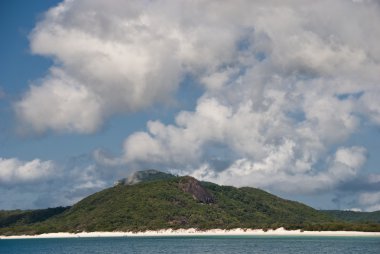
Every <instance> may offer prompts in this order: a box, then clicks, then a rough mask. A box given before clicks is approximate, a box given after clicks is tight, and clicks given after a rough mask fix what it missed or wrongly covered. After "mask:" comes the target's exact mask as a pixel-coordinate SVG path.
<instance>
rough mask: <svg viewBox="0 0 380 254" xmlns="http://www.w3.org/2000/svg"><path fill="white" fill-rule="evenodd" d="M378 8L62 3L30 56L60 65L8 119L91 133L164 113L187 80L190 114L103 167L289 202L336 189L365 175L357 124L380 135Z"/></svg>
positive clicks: (139, 138) (135, 139)
mask: <svg viewBox="0 0 380 254" xmlns="http://www.w3.org/2000/svg"><path fill="white" fill-rule="evenodd" d="M379 9H380V6H379V4H378V3H377V2H376V1H361V2H358V1H344V0H335V1H327V0H324V1H315V2H313V3H312V4H310V3H305V2H304V1H298V0H294V1H286V2H285V1H248V0H247V1H244V0H241V1H233V2H232V1H231V2H228V1H227V2H224V3H223V4H220V2H219V1H176V2H173V1H165V0H161V1H148V2H147V1H116V0H115V1H107V2H104V1H93V0H92V1H88V0H87V1H73V0H72V1H65V2H64V3H62V4H60V5H59V6H58V7H56V8H53V9H51V10H50V11H49V12H48V13H47V14H46V17H45V18H44V19H43V20H42V21H41V22H40V23H39V24H38V25H37V26H36V28H35V29H34V31H33V32H32V34H31V36H30V39H31V48H32V52H34V53H35V54H40V55H44V56H48V57H52V58H53V59H54V60H55V64H54V66H53V67H52V68H51V70H50V73H49V75H48V76H47V77H45V78H44V79H42V81H41V82H40V83H36V84H34V85H33V86H31V88H30V89H29V91H28V92H26V94H25V95H24V97H23V98H22V99H21V100H20V101H19V102H17V103H16V105H15V108H16V112H17V115H18V117H19V118H20V120H21V121H22V122H23V123H24V124H25V125H26V126H29V127H32V129H34V130H35V131H37V132H44V131H47V130H54V131H69V132H79V133H91V132H94V131H96V130H97V129H98V128H99V127H100V126H101V125H102V123H103V122H104V120H105V119H106V118H107V117H109V116H110V115H112V114H116V113H120V112H131V111H138V110H141V109H142V108H146V107H149V106H151V105H154V104H155V103H167V102H168V101H169V102H170V101H171V100H172V98H171V97H172V96H171V95H173V92H174V91H175V90H176V89H178V87H179V86H180V83H181V80H182V79H183V78H184V77H185V76H186V75H188V74H190V75H192V77H193V78H194V79H195V80H196V81H199V83H201V84H202V85H203V86H204V94H203V95H202V96H201V97H200V98H198V101H197V105H196V107H195V109H194V110H190V111H182V112H180V113H179V114H178V115H177V116H176V118H175V122H174V123H172V124H168V125H165V124H163V123H162V122H160V121H149V122H148V124H147V131H146V132H137V133H134V134H132V135H130V136H129V137H127V139H126V140H125V142H124V148H123V156H122V158H116V159H115V160H113V159H112V158H107V157H104V156H101V154H97V155H99V156H98V159H99V160H101V159H102V160H103V162H104V164H107V163H108V164H113V163H114V164H115V163H116V164H119V163H120V159H122V160H123V161H124V162H125V163H127V164H128V165H134V166H136V167H137V166H139V165H152V166H154V165H160V166H163V167H168V168H177V169H183V170H185V171H186V172H190V173H192V174H194V175H198V174H199V175H201V176H202V175H204V178H215V179H217V180H219V181H221V182H225V183H235V184H238V185H242V184H247V185H248V184H249V185H255V186H262V187H265V186H267V187H270V188H277V189H280V190H282V191H289V192H302V191H304V192H313V191H317V190H328V189H332V188H334V187H336V186H337V185H338V184H339V183H340V182H344V181H350V180H352V179H353V178H354V177H355V176H356V175H357V174H358V172H359V171H360V170H361V168H362V167H363V164H364V162H365V148H359V147H355V146H353V147H346V144H345V142H346V141H347V140H348V139H349V137H350V136H352V135H353V134H354V133H355V132H357V131H358V130H359V129H360V128H361V126H362V122H363V121H370V122H371V123H372V124H379V123H380V120H379V119H380V117H379V115H380V104H379V102H378V100H377V98H378V97H379V96H377V95H378V94H380V86H379V84H380V76H379V75H378V70H379V69H380V46H379V43H378V38H380V29H379V26H378V25H377V24H379V23H380V15H379V13H380V12H379ZM348 16H349V17H350V18H349V19H347V17H348ZM219 162H225V163H224V164H223V166H220V165H219V166H218V168H217V167H216V163H219ZM220 171H222V172H220Z"/></svg>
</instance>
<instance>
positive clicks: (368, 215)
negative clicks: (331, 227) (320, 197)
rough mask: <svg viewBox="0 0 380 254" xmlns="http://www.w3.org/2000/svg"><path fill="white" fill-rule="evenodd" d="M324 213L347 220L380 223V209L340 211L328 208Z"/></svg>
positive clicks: (337, 218)
mask: <svg viewBox="0 0 380 254" xmlns="http://www.w3.org/2000/svg"><path fill="white" fill-rule="evenodd" d="M322 212H323V213H325V214H327V215H329V216H331V217H333V218H335V219H336V220H342V221H347V222H360V223H367V224H368V223H380V211H375V212H355V211H339V210H326V211H322Z"/></svg>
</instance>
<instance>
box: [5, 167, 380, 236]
mask: <svg viewBox="0 0 380 254" xmlns="http://www.w3.org/2000/svg"><path fill="white" fill-rule="evenodd" d="M345 231H350V232H377V233H376V234H378V235H379V236H380V233H379V232H380V211H376V212H353V211H337V210H334V211H323V210H317V209H314V208H312V207H310V206H307V205H305V204H302V203H300V202H296V201H290V200H285V199H282V198H280V197H277V196H275V195H273V194H270V193H268V192H266V191H263V190H261V189H257V188H251V187H242V188H236V187H233V186H221V185H218V184H215V183H211V182H204V181H199V180H197V179H195V178H193V177H191V176H175V175H172V174H168V173H164V172H160V171H157V170H144V171H137V172H135V173H133V174H131V175H130V176H128V177H127V178H125V179H121V180H119V181H117V182H116V183H115V185H114V186H113V187H111V188H107V189H104V190H102V191H99V192H97V193H94V194H92V195H90V196H88V197H86V198H84V199H83V200H81V201H79V202H78V203H76V204H74V205H73V206H70V207H56V208H47V209H38V210H12V211H0V235H1V236H2V237H6V236H25V235H30V236H35V235H41V234H48V235H49V234H50V236H53V237H54V236H57V234H58V233H61V235H62V232H64V233H63V234H64V235H65V234H66V235H68V236H70V235H73V234H74V235H77V236H81V235H84V236H100V234H98V233H96V232H109V233H108V235H109V236H118V235H120V236H124V235H143V234H142V233H144V232H145V235H165V234H169V235H172V234H174V235H175V234H177V235H178V234H179V235H180V234H181V232H182V233H183V234H187V233H193V234H194V233H198V234H202V232H211V233H214V234H223V232H230V234H244V232H246V233H251V234H255V232H256V233H258V232H270V233H272V234H281V232H282V233H283V232H309V233H308V234H309V235H312V234H313V232H345ZM160 232H161V233H160ZM376 234H372V235H376ZM103 235H105V236H107V234H106V233H104V234H103ZM332 235H334V234H332ZM335 235H342V233H339V234H338V233H336V234H335ZM343 235H345V234H343Z"/></svg>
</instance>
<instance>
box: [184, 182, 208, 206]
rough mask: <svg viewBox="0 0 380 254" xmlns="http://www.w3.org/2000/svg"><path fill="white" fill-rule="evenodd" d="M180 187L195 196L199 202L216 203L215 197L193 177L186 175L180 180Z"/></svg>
mask: <svg viewBox="0 0 380 254" xmlns="http://www.w3.org/2000/svg"><path fill="white" fill-rule="evenodd" d="M179 188H180V189H181V190H182V191H184V192H187V193H190V194H191V195H192V196H193V198H194V199H195V200H197V201H199V202H202V203H205V204H210V203H214V202H215V199H214V197H213V196H212V195H211V194H210V193H209V192H208V191H207V190H206V189H205V188H203V186H202V185H201V184H200V182H199V181H198V180H197V179H195V178H193V177H191V176H186V177H184V178H183V179H182V180H181V181H180V182H179Z"/></svg>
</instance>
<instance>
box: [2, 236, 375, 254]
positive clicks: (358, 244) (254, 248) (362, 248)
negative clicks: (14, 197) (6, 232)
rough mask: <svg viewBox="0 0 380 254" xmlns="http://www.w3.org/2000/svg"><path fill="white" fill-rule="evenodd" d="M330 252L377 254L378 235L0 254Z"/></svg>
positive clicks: (71, 246)
mask: <svg viewBox="0 0 380 254" xmlns="http://www.w3.org/2000/svg"><path fill="white" fill-rule="evenodd" d="M21 253H28V254H37V253H38V254H45V253H54V254H63V253H65V254H79V253H91V254H93V253H98V254H113V253H117V254H120V253H144V254H149V253H165V254H168V253H169V254H170V253H191V254H194V253H218V254H221V253H272V254H273V253H292V254H293V253H301V254H303V253H307V254H312V253H329V254H335V253H336V254H338V253H339V254H347V253H360V254H370V253H373V254H379V253H380V237H315V236H313V237H306V236H302V237H294V236H276V237H270V236H252V237H247V236H242V237H240V236H234V237H231V236H228V237H220V236H218V237H209V236H207V237H206V236H202V237H112V238H111V237H110V238H108V237H102V238H59V239H58V238H55V239H0V254H21Z"/></svg>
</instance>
